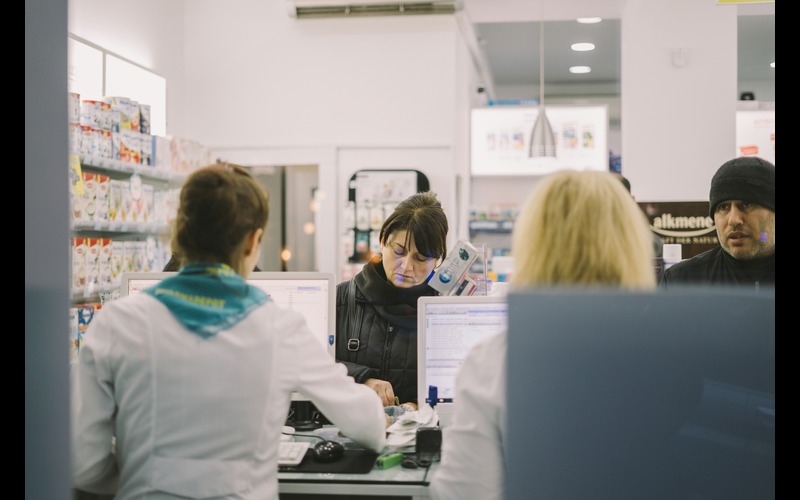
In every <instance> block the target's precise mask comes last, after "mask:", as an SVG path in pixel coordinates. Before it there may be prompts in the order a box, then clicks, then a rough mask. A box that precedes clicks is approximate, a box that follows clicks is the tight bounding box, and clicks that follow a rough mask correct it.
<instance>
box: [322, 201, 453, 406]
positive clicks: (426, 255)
mask: <svg viewBox="0 0 800 500" xmlns="http://www.w3.org/2000/svg"><path fill="white" fill-rule="evenodd" d="M447 231H448V224H447V216H446V215H445V213H444V209H442V205H441V203H440V202H439V200H438V199H437V198H436V194H435V193H433V192H430V191H427V192H423V193H416V194H413V195H411V196H409V197H408V198H407V199H405V200H404V201H402V202H401V203H400V204H399V205H397V207H396V208H395V210H394V212H392V214H391V215H389V217H388V218H387V219H386V220H385V221H384V222H383V226H382V227H381V231H380V235H379V239H380V244H381V252H380V254H378V255H376V256H375V257H373V258H372V259H370V260H369V262H367V263H366V264H365V265H364V268H363V269H362V270H361V271H360V272H359V273H358V274H357V275H355V276H354V277H353V278H352V279H350V280H348V281H344V282H342V283H339V285H338V286H337V287H336V360H337V361H339V362H340V363H342V364H344V365H345V366H346V367H347V373H348V374H349V375H350V376H352V377H353V378H354V379H355V380H356V382H358V383H361V384H364V385H366V386H368V387H370V388H372V389H373V390H374V391H375V392H376V393H377V394H378V396H380V398H381V401H382V402H383V405H384V406H392V405H397V404H400V403H414V404H417V299H418V298H419V297H422V296H425V295H435V294H436V292H435V291H434V289H433V288H431V287H430V286H428V280H430V278H431V276H432V275H433V272H434V269H435V268H436V266H437V265H439V264H441V263H442V261H443V260H444V258H445V256H446V255H447V242H446V239H447Z"/></svg>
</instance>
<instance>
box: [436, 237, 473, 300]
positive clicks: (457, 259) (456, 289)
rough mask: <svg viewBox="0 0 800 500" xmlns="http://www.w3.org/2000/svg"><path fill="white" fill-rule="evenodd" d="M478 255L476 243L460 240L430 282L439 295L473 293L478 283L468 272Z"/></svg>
mask: <svg viewBox="0 0 800 500" xmlns="http://www.w3.org/2000/svg"><path fill="white" fill-rule="evenodd" d="M477 257H478V249H477V248H475V246H474V245H472V244H471V243H470V242H468V241H466V240H458V241H457V242H456V244H455V246H454V247H453V248H452V249H451V250H450V251H449V252H448V253H447V258H446V259H445V260H444V262H442V265H440V266H439V267H438V268H437V269H436V272H435V273H434V274H433V277H432V278H431V280H430V281H429V282H428V284H429V285H430V286H431V288H433V289H434V290H436V291H437V292H439V295H472V293H473V292H474V291H475V288H476V283H475V281H474V280H472V279H471V278H470V277H469V276H468V274H469V268H470V266H471V265H472V263H473V262H475V259H476V258H477Z"/></svg>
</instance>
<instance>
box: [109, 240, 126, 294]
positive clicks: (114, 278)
mask: <svg viewBox="0 0 800 500" xmlns="http://www.w3.org/2000/svg"><path fill="white" fill-rule="evenodd" d="M124 266H125V242H124V241H119V240H112V241H111V283H112V285H114V286H119V284H120V280H121V279H122V273H123V272H124Z"/></svg>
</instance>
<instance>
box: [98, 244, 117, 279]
mask: <svg viewBox="0 0 800 500" xmlns="http://www.w3.org/2000/svg"><path fill="white" fill-rule="evenodd" d="M112 246H113V241H112V239H111V238H100V255H99V256H98V258H97V262H98V270H99V275H100V280H99V281H100V287H101V288H103V289H108V288H111V287H112V286H113V284H114V280H113V277H112V273H111V264H112V262H111V252H112Z"/></svg>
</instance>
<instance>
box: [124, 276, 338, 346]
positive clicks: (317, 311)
mask: <svg viewBox="0 0 800 500" xmlns="http://www.w3.org/2000/svg"><path fill="white" fill-rule="evenodd" d="M176 274H178V273H177V272H150V273H123V274H122V278H121V287H120V295H121V296H125V295H131V294H134V293H138V292H141V291H142V290H144V289H145V288H149V287H151V286H153V285H155V284H157V283H158V282H160V281H161V280H163V279H164V278H166V277H169V276H174V275H176ZM247 282H248V283H249V284H250V285H253V286H256V287H258V288H260V289H261V290H263V291H264V293H266V294H267V295H268V296H269V298H270V299H272V300H273V301H274V302H275V303H276V304H277V305H279V306H280V307H283V308H285V309H289V310H292V311H298V312H300V313H301V314H303V316H304V317H305V319H306V323H308V327H309V328H310V329H311V332H312V333H314V337H315V338H317V339H318V340H319V342H320V345H321V346H322V347H323V349H325V351H326V352H327V353H328V354H330V356H331V357H335V356H336V351H335V349H336V342H335V340H336V339H335V331H336V278H335V277H334V275H333V274H332V273H320V272H263V271H262V272H252V273H250V275H249V276H248V277H247Z"/></svg>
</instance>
